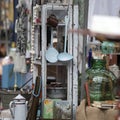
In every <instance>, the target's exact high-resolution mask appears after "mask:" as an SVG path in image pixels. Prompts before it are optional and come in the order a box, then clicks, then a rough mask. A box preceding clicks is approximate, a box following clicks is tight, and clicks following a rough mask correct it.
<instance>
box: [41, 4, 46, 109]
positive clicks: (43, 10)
mask: <svg viewBox="0 0 120 120" xmlns="http://www.w3.org/2000/svg"><path fill="white" fill-rule="evenodd" d="M41 16H42V65H41V74H42V110H43V102H44V100H45V98H46V78H47V76H46V71H47V70H46V59H45V52H46V42H47V27H46V19H47V12H46V5H43V6H42V15H41Z"/></svg>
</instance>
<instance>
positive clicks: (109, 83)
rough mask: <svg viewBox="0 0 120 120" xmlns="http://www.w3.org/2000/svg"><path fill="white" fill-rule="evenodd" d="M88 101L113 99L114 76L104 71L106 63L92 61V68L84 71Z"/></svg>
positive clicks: (103, 61)
mask: <svg viewBox="0 0 120 120" xmlns="http://www.w3.org/2000/svg"><path fill="white" fill-rule="evenodd" d="M86 74H87V76H86V77H87V82H88V87H89V93H90V100H91V102H93V101H105V100H113V99H114V84H115V81H116V77H115V75H114V74H113V73H112V72H111V71H108V70H107V69H106V61H105V60H103V59H93V60H92V67H91V68H90V69H88V70H87V71H86Z"/></svg>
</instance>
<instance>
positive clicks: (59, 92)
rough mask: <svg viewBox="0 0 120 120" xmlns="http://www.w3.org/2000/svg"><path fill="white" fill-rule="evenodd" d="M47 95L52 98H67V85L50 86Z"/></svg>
mask: <svg viewBox="0 0 120 120" xmlns="http://www.w3.org/2000/svg"><path fill="white" fill-rule="evenodd" d="M47 95H48V97H49V98H52V99H66V98H67V87H48V88H47Z"/></svg>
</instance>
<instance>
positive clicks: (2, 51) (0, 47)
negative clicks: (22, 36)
mask: <svg viewBox="0 0 120 120" xmlns="http://www.w3.org/2000/svg"><path fill="white" fill-rule="evenodd" d="M5 56H6V47H5V44H3V43H2V44H0V58H4V57H5Z"/></svg>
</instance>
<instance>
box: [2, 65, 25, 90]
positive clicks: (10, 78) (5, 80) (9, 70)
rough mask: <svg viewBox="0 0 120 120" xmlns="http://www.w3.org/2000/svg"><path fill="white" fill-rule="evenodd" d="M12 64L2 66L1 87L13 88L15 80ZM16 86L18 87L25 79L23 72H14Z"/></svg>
mask: <svg viewBox="0 0 120 120" xmlns="http://www.w3.org/2000/svg"><path fill="white" fill-rule="evenodd" d="M13 67H14V64H9V65H4V66H3V68H2V85H1V86H2V88H3V89H13V88H14V82H15V72H14V71H13ZM16 78H17V86H18V88H20V87H21V86H22V85H23V83H24V80H25V74H21V73H16Z"/></svg>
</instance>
